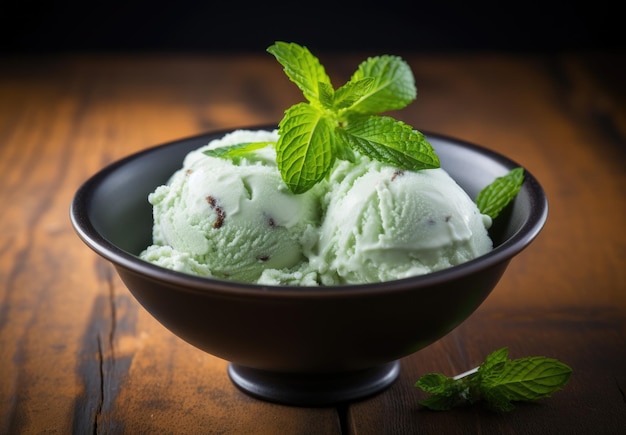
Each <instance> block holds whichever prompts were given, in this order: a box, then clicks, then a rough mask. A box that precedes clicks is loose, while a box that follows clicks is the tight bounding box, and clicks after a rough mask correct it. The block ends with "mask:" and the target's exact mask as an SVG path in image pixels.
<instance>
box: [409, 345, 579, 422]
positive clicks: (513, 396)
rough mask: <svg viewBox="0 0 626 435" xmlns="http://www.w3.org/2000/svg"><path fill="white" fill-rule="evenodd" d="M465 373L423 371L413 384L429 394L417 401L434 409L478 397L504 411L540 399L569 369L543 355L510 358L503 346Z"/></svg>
mask: <svg viewBox="0 0 626 435" xmlns="http://www.w3.org/2000/svg"><path fill="white" fill-rule="evenodd" d="M468 373H469V374H467V375H461V376H456V377H452V378H449V377H446V376H445V375H442V374H439V373H429V374H426V375H423V376H422V377H421V378H420V379H419V380H418V381H417V382H416V383H415V386H416V387H418V388H420V389H421V390H423V391H424V392H426V393H430V394H431V396H430V397H428V398H427V399H425V400H422V401H421V402H420V404H421V405H423V406H425V407H427V408H429V409H431V410H434V411H447V410H450V409H452V408H453V407H455V406H458V405H461V404H473V403H477V402H479V401H481V402H483V403H484V404H485V405H486V406H487V408H489V409H491V410H494V411H499V412H507V411H511V410H512V409H514V405H513V402H527V401H534V400H538V399H542V398H545V397H549V396H551V395H552V394H553V393H554V392H556V391H558V390H560V389H562V388H563V387H564V386H565V385H566V384H567V382H568V381H569V379H570V377H571V374H572V369H571V368H570V367H569V366H568V365H566V364H564V363H562V362H560V361H558V360H556V359H553V358H546V357H542V356H533V357H526V358H519V359H513V360H511V359H508V349H507V348H506V347H504V348H502V349H499V350H497V351H495V352H493V353H492V354H490V355H489V356H488V357H487V358H486V359H485V361H484V362H483V363H482V364H481V365H480V366H479V367H478V368H477V370H472V371H470V372H468Z"/></svg>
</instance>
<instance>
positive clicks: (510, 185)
mask: <svg viewBox="0 0 626 435" xmlns="http://www.w3.org/2000/svg"><path fill="white" fill-rule="evenodd" d="M523 182H524V170H523V169H522V168H515V169H512V170H511V171H509V173H508V174H506V175H503V176H502V177H498V178H496V179H495V180H493V181H492V182H491V183H490V184H489V185H488V186H486V187H485V188H484V189H482V190H481V191H480V192H479V193H478V196H477V197H476V205H477V206H478V209H479V210H480V212H481V213H483V214H486V215H488V216H489V217H491V219H495V218H496V216H498V215H499V214H500V212H501V211H502V209H504V207H506V206H507V205H508V204H509V203H510V202H511V201H512V200H513V198H515V196H517V194H518V192H519V190H520V188H521V187H522V183H523Z"/></svg>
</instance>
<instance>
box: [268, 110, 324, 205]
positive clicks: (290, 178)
mask: <svg viewBox="0 0 626 435" xmlns="http://www.w3.org/2000/svg"><path fill="white" fill-rule="evenodd" d="M279 130H280V131H281V132H282V134H281V135H280V136H279V138H278V142H277V143H276V162H277V164H278V169H279V171H280V172H281V175H282V178H283V180H284V181H285V184H287V186H288V187H289V189H290V190H291V191H292V192H294V193H303V192H306V191H307V190H309V189H310V188H312V187H313V186H314V185H315V184H317V183H318V182H319V181H321V180H322V178H324V176H325V175H326V174H327V173H328V171H330V168H331V167H332V165H333V163H334V155H333V152H332V150H333V142H334V133H333V125H332V123H330V122H329V121H328V119H326V118H324V117H323V116H322V113H321V112H320V111H318V110H316V109H315V108H313V107H311V106H310V105H308V104H306V103H300V104H296V105H295V106H292V107H291V108H289V109H288V110H287V111H286V112H285V117H284V118H283V119H282V121H281V122H280V124H279Z"/></svg>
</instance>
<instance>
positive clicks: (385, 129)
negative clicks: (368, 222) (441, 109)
mask: <svg viewBox="0 0 626 435" xmlns="http://www.w3.org/2000/svg"><path fill="white" fill-rule="evenodd" d="M267 51H268V52H269V53H271V54H273V55H274V57H276V60H278V62H279V63H280V64H281V65H283V67H284V70H285V73H286V74H287V76H288V77H289V79H290V80H291V81H292V82H294V83H295V84H296V85H297V86H298V87H299V88H300V90H301V91H302V93H303V94H304V97H305V98H306V99H307V100H308V104H307V103H299V104H296V105H294V106H293V107H291V108H290V109H288V110H286V111H285V115H284V117H283V119H282V120H281V122H280V123H279V128H278V135H279V140H278V142H277V145H276V151H277V157H276V160H277V165H278V168H279V170H280V173H281V177H282V178H283V181H284V182H285V183H286V184H287V186H288V187H289V189H290V190H291V191H292V192H294V193H303V192H306V191H307V190H309V189H310V188H312V187H313V186H314V185H315V184H316V183H318V182H319V181H321V180H322V179H323V178H324V177H325V176H326V174H328V172H329V171H330V169H331V168H332V166H333V164H334V162H335V160H336V159H342V160H353V159H354V157H355V154H354V153H355V152H358V153H361V154H363V155H366V156H368V157H370V158H372V159H375V160H380V161H382V162H383V163H385V164H389V165H392V166H396V167H398V168H400V169H407V170H419V169H426V168H438V167H439V166H440V163H439V158H438V157H437V155H436V154H435V152H434V150H433V149H432V147H431V146H430V144H429V143H428V141H427V140H426V138H425V137H424V135H423V134H421V133H420V132H418V131H417V130H414V129H413V128H412V127H410V126H408V125H406V124H404V123H402V122H401V121H396V120H395V119H393V118H390V117H383V116H377V115H376V114H377V113H382V112H385V111H389V110H395V109H400V108H402V107H405V106H406V105H407V104H409V103H410V102H411V101H412V100H414V99H415V96H416V95H417V90H416V88H415V79H414V77H413V74H412V72H411V69H410V67H409V65H408V64H407V63H406V62H405V61H403V60H402V59H401V58H399V57H397V56H378V57H371V58H369V59H367V60H366V61H364V62H362V63H361V64H360V65H359V67H358V69H357V70H356V72H355V73H354V74H353V75H352V78H351V79H350V80H349V81H348V83H346V84H345V85H343V86H342V87H340V88H339V89H336V90H335V88H333V86H332V83H331V80H330V78H329V76H328V75H327V74H326V71H325V69H324V67H323V66H322V65H321V64H320V62H319V60H318V59H317V58H316V57H315V56H313V54H311V52H310V51H309V50H308V49H307V48H306V47H303V46H300V45H298V44H295V43H286V42H282V41H278V42H276V43H274V45H272V46H270V47H268V49H267ZM291 118H294V119H291Z"/></svg>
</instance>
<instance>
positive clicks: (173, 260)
mask: <svg viewBox="0 0 626 435" xmlns="http://www.w3.org/2000/svg"><path fill="white" fill-rule="evenodd" d="M275 140H276V132H272V131H254V132H253V131H241V130H240V131H235V132H232V133H230V134H228V135H226V136H225V137H223V138H221V139H217V140H214V141H212V142H211V143H209V144H208V145H207V146H205V147H202V148H200V149H198V150H196V151H192V152H191V153H189V154H188V155H187V156H186V158H185V161H184V163H183V167H182V168H181V169H180V170H178V171H177V172H176V173H175V174H173V176H172V178H171V179H170V180H169V182H168V183H167V184H166V185H162V186H159V187H158V188H157V189H156V190H155V191H154V192H153V193H152V194H150V195H149V197H148V199H149V201H150V203H151V204H152V206H153V216H154V228H153V243H154V244H153V245H152V246H150V247H148V248H147V249H146V250H145V251H144V252H142V253H141V257H142V258H143V259H145V260H148V261H151V262H153V263H155V264H158V265H161V266H164V267H168V268H171V269H175V270H178V271H182V272H187V273H194V274H199V275H203V276H212V277H217V278H223V279H231V280H234V281H244V282H253V281H255V280H256V279H257V278H258V277H259V276H260V275H261V273H262V271H263V270H264V269H266V268H270V269H274V268H275V269H283V268H290V267H293V266H295V265H297V264H299V263H300V262H302V261H303V260H304V257H303V254H302V252H303V244H307V243H308V242H307V240H308V239H310V238H311V235H310V233H311V232H313V233H314V232H315V228H316V227H317V226H318V223H319V217H320V215H319V209H320V207H319V196H320V195H319V190H316V189H314V190H311V191H310V192H306V193H305V194H301V195H295V194H293V193H291V192H289V190H288V189H287V188H286V186H285V184H284V183H283V182H282V180H281V177H280V174H279V172H278V170H277V169H276V163H275V160H276V157H275V151H274V148H273V147H271V146H268V147H263V148H262V149H259V150H256V151H254V152H250V153H247V154H246V155H245V156H244V157H241V158H237V159H228V158H219V157H211V156H207V155H205V154H204V153H203V151H204V150H206V149H214V148H219V147H224V146H228V145H233V144H238V143H245V142H263V141H275Z"/></svg>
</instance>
